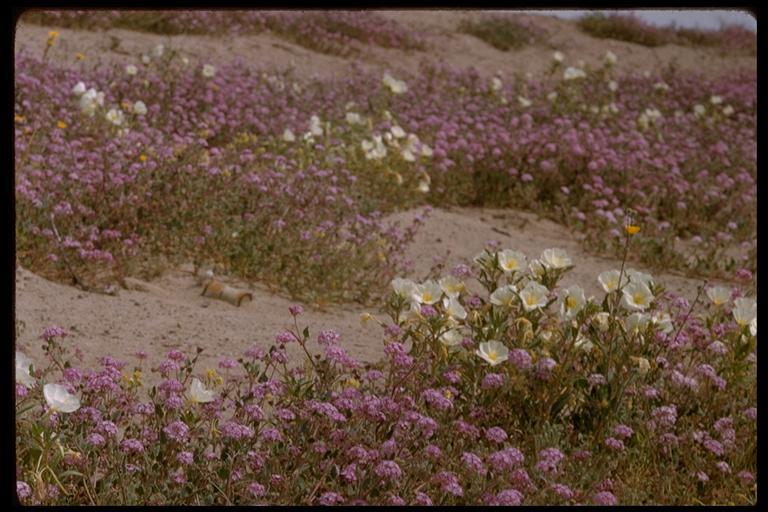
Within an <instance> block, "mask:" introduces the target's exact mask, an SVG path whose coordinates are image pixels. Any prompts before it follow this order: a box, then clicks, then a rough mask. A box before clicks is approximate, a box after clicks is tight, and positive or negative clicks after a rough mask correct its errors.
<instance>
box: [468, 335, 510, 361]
mask: <svg viewBox="0 0 768 512" xmlns="http://www.w3.org/2000/svg"><path fill="white" fill-rule="evenodd" d="M475 354H477V355H478V356H480V357H481V358H483V359H485V360H486V361H487V362H488V363H490V365H491V366H496V365H497V364H501V363H503V362H504V361H506V360H507V358H508V357H509V349H508V348H507V347H506V346H504V344H503V343H499V342H498V341H496V340H491V341H486V342H484V343H481V344H480V348H478V349H477V351H475Z"/></svg>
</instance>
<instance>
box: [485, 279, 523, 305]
mask: <svg viewBox="0 0 768 512" xmlns="http://www.w3.org/2000/svg"><path fill="white" fill-rule="evenodd" d="M516 298H517V288H516V287H515V285H513V284H508V285H505V286H500V287H498V288H496V290H494V292H493V293H492V294H491V304H494V305H496V306H511V305H512V303H513V302H514V301H515V299H516Z"/></svg>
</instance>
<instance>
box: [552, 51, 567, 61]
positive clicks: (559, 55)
mask: <svg viewBox="0 0 768 512" xmlns="http://www.w3.org/2000/svg"><path fill="white" fill-rule="evenodd" d="M552 59H553V60H554V61H555V62H563V59H565V55H563V53H562V52H555V53H553V54H552Z"/></svg>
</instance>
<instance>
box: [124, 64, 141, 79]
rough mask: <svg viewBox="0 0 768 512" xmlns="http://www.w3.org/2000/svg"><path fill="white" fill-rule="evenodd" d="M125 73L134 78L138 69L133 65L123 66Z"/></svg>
mask: <svg viewBox="0 0 768 512" xmlns="http://www.w3.org/2000/svg"><path fill="white" fill-rule="evenodd" d="M125 72H126V73H128V74H129V75H131V76H134V75H135V74H136V73H138V72H139V68H137V67H136V66H134V65H133V64H128V65H127V66H125Z"/></svg>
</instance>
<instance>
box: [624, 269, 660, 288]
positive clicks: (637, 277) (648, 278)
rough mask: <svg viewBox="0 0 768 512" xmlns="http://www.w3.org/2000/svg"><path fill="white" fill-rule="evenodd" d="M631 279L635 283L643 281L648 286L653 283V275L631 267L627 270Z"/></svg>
mask: <svg viewBox="0 0 768 512" xmlns="http://www.w3.org/2000/svg"><path fill="white" fill-rule="evenodd" d="M625 273H626V274H627V277H628V278H629V280H630V281H632V282H635V283H643V284H644V285H646V286H647V287H649V288H650V287H651V285H653V276H652V275H650V274H646V273H645V272H639V271H637V270H635V269H633V268H629V269H627V270H626V272H625Z"/></svg>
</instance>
